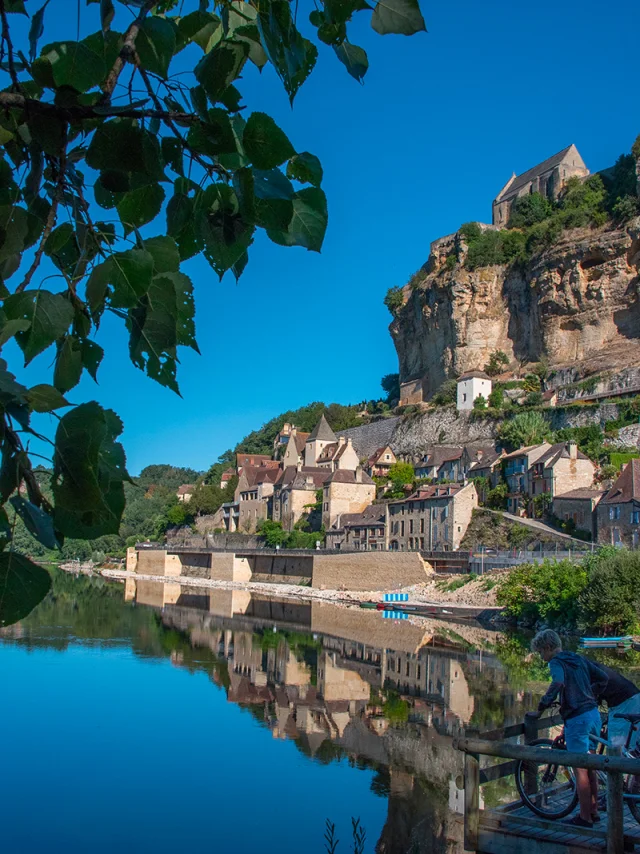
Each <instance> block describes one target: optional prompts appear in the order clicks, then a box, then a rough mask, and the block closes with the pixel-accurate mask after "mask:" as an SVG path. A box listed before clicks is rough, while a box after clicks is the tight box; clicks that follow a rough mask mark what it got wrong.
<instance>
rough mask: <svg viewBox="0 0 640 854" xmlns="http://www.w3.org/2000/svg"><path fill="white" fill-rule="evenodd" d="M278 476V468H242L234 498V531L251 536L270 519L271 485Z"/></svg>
mask: <svg viewBox="0 0 640 854" xmlns="http://www.w3.org/2000/svg"><path fill="white" fill-rule="evenodd" d="M279 475H280V469H279V468H275V467H271V466H246V465H245V466H243V468H242V471H241V472H240V476H239V479H238V486H237V487H236V492H235V496H234V499H235V502H234V503H235V504H236V505H237V507H238V514H237V522H236V525H237V527H236V528H235V530H240V531H242V532H243V533H247V534H253V533H255V530H256V528H257V526H258V524H259V523H260V522H261V521H263V520H264V519H269V518H270V517H271V504H272V496H273V485H274V483H275V482H276V480H277V479H278V477H279ZM231 518H232V517H230V521H231ZM228 530H229V531H231V530H232V529H231V528H229V529H228Z"/></svg>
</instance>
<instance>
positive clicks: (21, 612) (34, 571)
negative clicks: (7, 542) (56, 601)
mask: <svg viewBox="0 0 640 854" xmlns="http://www.w3.org/2000/svg"><path fill="white" fill-rule="evenodd" d="M50 588H51V576H50V575H49V573H48V572H47V570H46V569H43V567H41V566H38V564H37V563H33V561H31V560H29V558H27V557H24V555H19V554H17V553H16V552H2V553H1V554H0V626H10V625H11V624H12V623H17V622H18V621H19V620H23V619H24V618H25V617H26V616H27V615H28V614H30V613H31V611H33V609H34V608H35V607H36V605H37V604H38V603H39V602H41V601H42V600H43V599H44V597H45V596H46V595H47V593H48V592H49V590H50Z"/></svg>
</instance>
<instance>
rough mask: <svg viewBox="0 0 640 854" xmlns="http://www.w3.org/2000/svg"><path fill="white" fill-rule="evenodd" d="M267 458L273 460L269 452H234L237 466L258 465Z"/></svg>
mask: <svg viewBox="0 0 640 854" xmlns="http://www.w3.org/2000/svg"><path fill="white" fill-rule="evenodd" d="M267 460H268V461H269V462H273V461H272V459H271V457H270V456H269V454H236V462H237V464H238V468H241V467H242V466H259V465H261V464H262V463H263V462H265V461H267Z"/></svg>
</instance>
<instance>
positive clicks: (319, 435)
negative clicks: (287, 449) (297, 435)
mask: <svg viewBox="0 0 640 854" xmlns="http://www.w3.org/2000/svg"><path fill="white" fill-rule="evenodd" d="M314 439H320V440H321V441H322V442H336V441H337V437H336V434H335V433H334V432H333V430H332V429H331V427H329V422H328V421H327V419H326V418H325V417H324V414H323V415H322V417H321V418H320V421H318V423H317V424H316V426H315V427H314V428H313V430H312V431H311V435H310V436H309V439H308V441H309V442H312V441H313V440H314Z"/></svg>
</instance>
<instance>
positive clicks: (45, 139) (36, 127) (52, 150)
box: [29, 113, 65, 157]
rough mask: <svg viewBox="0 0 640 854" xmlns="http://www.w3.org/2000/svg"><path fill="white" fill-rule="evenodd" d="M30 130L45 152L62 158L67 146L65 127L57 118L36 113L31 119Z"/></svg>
mask: <svg viewBox="0 0 640 854" xmlns="http://www.w3.org/2000/svg"><path fill="white" fill-rule="evenodd" d="M29 130H30V131H31V136H32V137H33V138H34V139H35V140H36V142H37V143H39V145H40V146H41V148H42V150H43V151H45V152H46V153H47V154H50V155H51V156H52V157H60V153H61V152H62V149H63V148H64V144H65V127H64V124H63V123H62V121H61V120H60V119H58V117H57V116H50V115H45V114H44V113H34V114H33V115H32V116H31V117H30V119H29Z"/></svg>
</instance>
